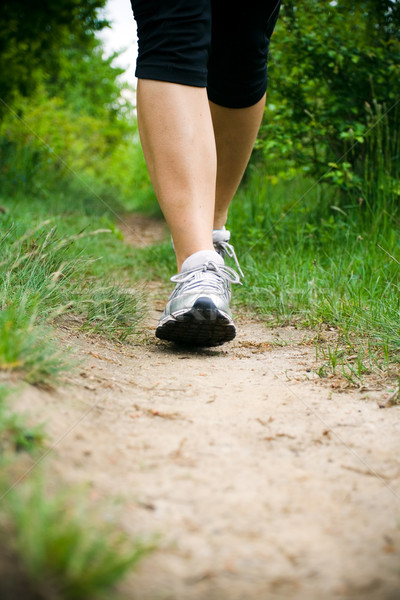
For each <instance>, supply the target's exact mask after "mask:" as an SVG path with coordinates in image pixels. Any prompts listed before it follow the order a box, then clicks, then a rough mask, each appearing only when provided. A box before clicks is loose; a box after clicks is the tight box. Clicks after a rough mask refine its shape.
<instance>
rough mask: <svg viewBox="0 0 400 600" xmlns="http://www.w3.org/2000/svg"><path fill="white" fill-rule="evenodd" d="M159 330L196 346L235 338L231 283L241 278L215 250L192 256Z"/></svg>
mask: <svg viewBox="0 0 400 600" xmlns="http://www.w3.org/2000/svg"><path fill="white" fill-rule="evenodd" d="M171 281H173V282H174V283H176V287H175V289H174V291H173V292H172V294H171V296H170V298H169V300H168V303H167V306H166V307H165V310H164V313H163V315H162V317H161V319H160V322H159V324H158V327H157V329H156V336H157V337H158V338H160V339H161V340H167V341H170V342H176V343H180V344H188V345H194V346H218V345H220V344H223V343H224V342H229V341H230V340H233V338H234V337H235V335H236V328H235V325H234V322H233V319H232V314H231V311H230V308H229V302H230V298H231V284H232V283H240V277H239V275H238V274H237V273H236V271H234V269H231V268H230V267H227V266H225V265H224V260H223V258H222V257H221V256H220V255H219V254H218V253H217V252H215V251H214V252H213V251H208V250H204V251H200V252H196V253H195V254H192V256H189V258H188V259H186V260H185V262H184V263H183V265H182V270H181V272H180V273H178V274H177V275H174V276H173V277H171Z"/></svg>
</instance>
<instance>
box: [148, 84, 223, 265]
mask: <svg viewBox="0 0 400 600" xmlns="http://www.w3.org/2000/svg"><path fill="white" fill-rule="evenodd" d="M137 110H138V123H139V131H140V137H141V141H142V146H143V152H144V155H145V158H146V162H147V165H148V169H149V173H150V177H151V180H152V183H153V187H154V190H155V193H156V196H157V198H158V201H159V203H160V206H161V209H162V211H163V213H164V216H165V219H166V221H167V223H168V225H169V228H170V231H171V234H172V238H173V241H174V247H175V252H176V259H177V264H178V271H179V270H180V268H181V266H182V263H183V261H184V260H185V259H186V258H188V256H190V255H191V254H194V253H195V252H198V251H200V250H211V251H212V250H213V242H212V228H213V220H214V204H215V181H216V164H217V163H216V160H217V159H216V149H215V140H214V133H213V125H212V120H211V115H210V109H209V104H208V99H207V92H206V89H205V88H199V87H192V86H187V85H179V84H176V83H168V82H165V81H153V80H148V79H140V80H139V84H138V90H137Z"/></svg>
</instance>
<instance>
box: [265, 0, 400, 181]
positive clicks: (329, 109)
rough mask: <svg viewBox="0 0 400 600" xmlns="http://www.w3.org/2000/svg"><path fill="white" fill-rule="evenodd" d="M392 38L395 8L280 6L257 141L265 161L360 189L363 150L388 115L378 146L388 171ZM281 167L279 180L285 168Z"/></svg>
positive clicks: (395, 83)
mask: <svg viewBox="0 0 400 600" xmlns="http://www.w3.org/2000/svg"><path fill="white" fill-rule="evenodd" d="M399 32H400V2H398V1H397V0H396V1H394V2H393V1H391V0H362V1H360V2H353V1H351V0H337V1H335V2H329V1H328V0H324V1H323V2H320V1H316V0H304V1H303V2H301V3H300V2H295V1H294V0H288V1H287V2H285V3H284V6H283V8H282V13H281V17H280V19H279V21H278V26H277V30H276V33H275V35H274V38H273V42H272V44H271V59H270V77H271V89H270V94H269V98H268V103H269V107H268V108H269V110H268V111H267V115H266V119H265V122H264V125H263V127H262V130H261V134H260V139H259V141H258V146H259V148H262V150H263V154H264V158H265V160H271V159H272V160H279V161H282V159H285V160H287V159H288V160H290V161H291V166H292V168H294V169H295V170H298V169H299V167H301V169H302V171H303V172H305V173H310V174H312V175H314V176H316V177H320V176H324V177H326V178H327V180H328V181H330V182H331V183H334V184H335V185H336V186H337V187H339V188H341V189H352V188H358V189H359V188H360V186H361V182H362V178H363V175H364V166H365V160H366V157H367V148H366V144H365V143H364V142H365V140H366V139H367V138H368V137H369V135H370V131H371V129H372V128H373V127H374V125H375V123H376V122H377V121H379V119H380V118H381V117H382V115H383V114H385V113H387V123H388V128H387V131H385V132H383V135H384V137H383V139H382V143H383V145H384V146H385V148H386V150H387V151H388V152H389V153H390V155H391V156H392V157H393V161H392V163H394V157H396V156H398V149H399V142H398V140H399V137H400V135H399V132H400V106H399V105H397V108H396V107H395V105H396V103H397V101H398V99H399V97H400V68H399V64H400V33H399ZM374 157H376V156H375V155H374ZM397 163H398V161H397ZM281 165H282V167H281V169H280V171H281V173H280V175H281V176H283V177H284V176H285V172H287V170H288V164H287V162H285V163H284V164H283V163H281ZM370 167H371V165H370ZM289 175H290V173H289ZM389 176H390V177H395V176H398V171H397V173H396V174H394V173H393V172H392V173H389ZM396 185H397V186H398V182H397V183H396Z"/></svg>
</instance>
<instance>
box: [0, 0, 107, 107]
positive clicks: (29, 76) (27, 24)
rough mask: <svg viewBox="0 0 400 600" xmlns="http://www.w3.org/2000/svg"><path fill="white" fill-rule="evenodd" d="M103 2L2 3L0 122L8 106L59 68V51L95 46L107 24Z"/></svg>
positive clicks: (46, 0)
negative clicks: (100, 13) (72, 46)
mask: <svg viewBox="0 0 400 600" xmlns="http://www.w3.org/2000/svg"><path fill="white" fill-rule="evenodd" d="M104 4H105V0H86V1H85V2H83V1H82V0H58V1H57V2H52V1H51V0H43V1H42V2H38V1H37V0H3V1H2V2H1V4H0V98H1V100H2V101H3V104H2V103H0V105H1V106H0V118H1V115H2V113H4V110H5V106H4V102H5V103H8V104H10V103H12V102H13V100H14V98H15V97H16V96H17V95H22V96H31V95H32V93H33V91H34V90H35V88H36V86H37V85H38V83H40V82H41V81H43V80H44V79H45V78H46V77H47V76H48V75H50V74H53V75H54V74H55V73H57V71H58V70H59V68H60V57H61V55H60V49H62V48H63V47H64V46H68V45H70V44H71V39H73V40H75V43H76V44H79V45H80V46H81V47H82V46H83V47H85V48H89V49H90V48H91V47H92V46H93V40H94V31H96V30H99V29H102V28H103V27H105V26H106V25H107V23H106V22H105V21H99V19H98V18H97V10H98V9H99V8H101V7H103V6H104Z"/></svg>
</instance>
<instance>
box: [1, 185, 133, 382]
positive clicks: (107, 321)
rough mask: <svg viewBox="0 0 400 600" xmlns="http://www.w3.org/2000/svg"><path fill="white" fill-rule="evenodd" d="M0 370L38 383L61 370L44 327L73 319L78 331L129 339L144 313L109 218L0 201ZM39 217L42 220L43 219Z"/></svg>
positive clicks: (33, 202) (69, 206) (21, 200)
mask: <svg viewBox="0 0 400 600" xmlns="http://www.w3.org/2000/svg"><path fill="white" fill-rule="evenodd" d="M0 203H1V205H2V206H3V208H4V210H5V213H3V214H1V215H0V221H1V225H2V234H1V237H0V256H1V261H0V307H1V309H2V312H1V313H0V369H3V370H19V371H20V372H21V373H23V375H24V377H25V379H26V380H27V381H29V382H30V383H36V384H45V383H46V382H50V381H51V380H53V379H54V378H55V377H56V376H57V374H58V373H59V372H60V371H61V370H63V369H64V368H65V367H66V366H68V359H67V357H66V353H65V352H63V353H62V354H61V353H60V352H55V351H54V343H53V341H52V333H51V330H50V327H49V326H50V325H51V324H53V323H54V322H55V321H56V320H57V319H59V318H60V316H62V315H74V317H75V318H76V320H77V322H79V323H80V326H81V328H82V329H84V330H85V331H88V332H92V333H98V334H101V335H104V336H107V337H110V338H112V339H117V340H120V341H122V340H125V339H126V338H128V337H129V336H131V335H132V334H134V333H135V332H136V331H137V329H138V326H139V323H140V321H141V318H142V316H143V314H144V302H143V299H142V294H141V292H140V290H139V289H136V290H135V289H132V286H131V285H129V284H131V282H132V281H133V279H134V277H133V274H132V273H131V271H132V251H130V249H128V248H127V247H126V246H125V245H124V244H123V242H122V236H121V234H120V233H119V231H118V229H117V228H116V226H115V224H114V222H113V221H112V220H111V217H110V214H109V213H104V207H103V212H102V213H101V214H98V215H96V216H92V217H88V216H87V215H85V214H81V213H80V212H79V208H80V207H79V205H78V206H75V207H74V203H73V202H71V203H69V202H68V199H67V198H65V202H64V211H65V212H64V213H63V212H62V203H61V199H60V198H58V203H55V204H56V206H57V209H58V211H59V212H55V207H54V205H53V204H52V203H47V202H44V201H38V200H37V199H36V198H31V197H29V196H28V197H21V196H18V195H17V196H16V197H15V198H13V199H9V198H3V199H2V200H1V201H0ZM46 213H47V217H48V218H44V217H45V215H46Z"/></svg>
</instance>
